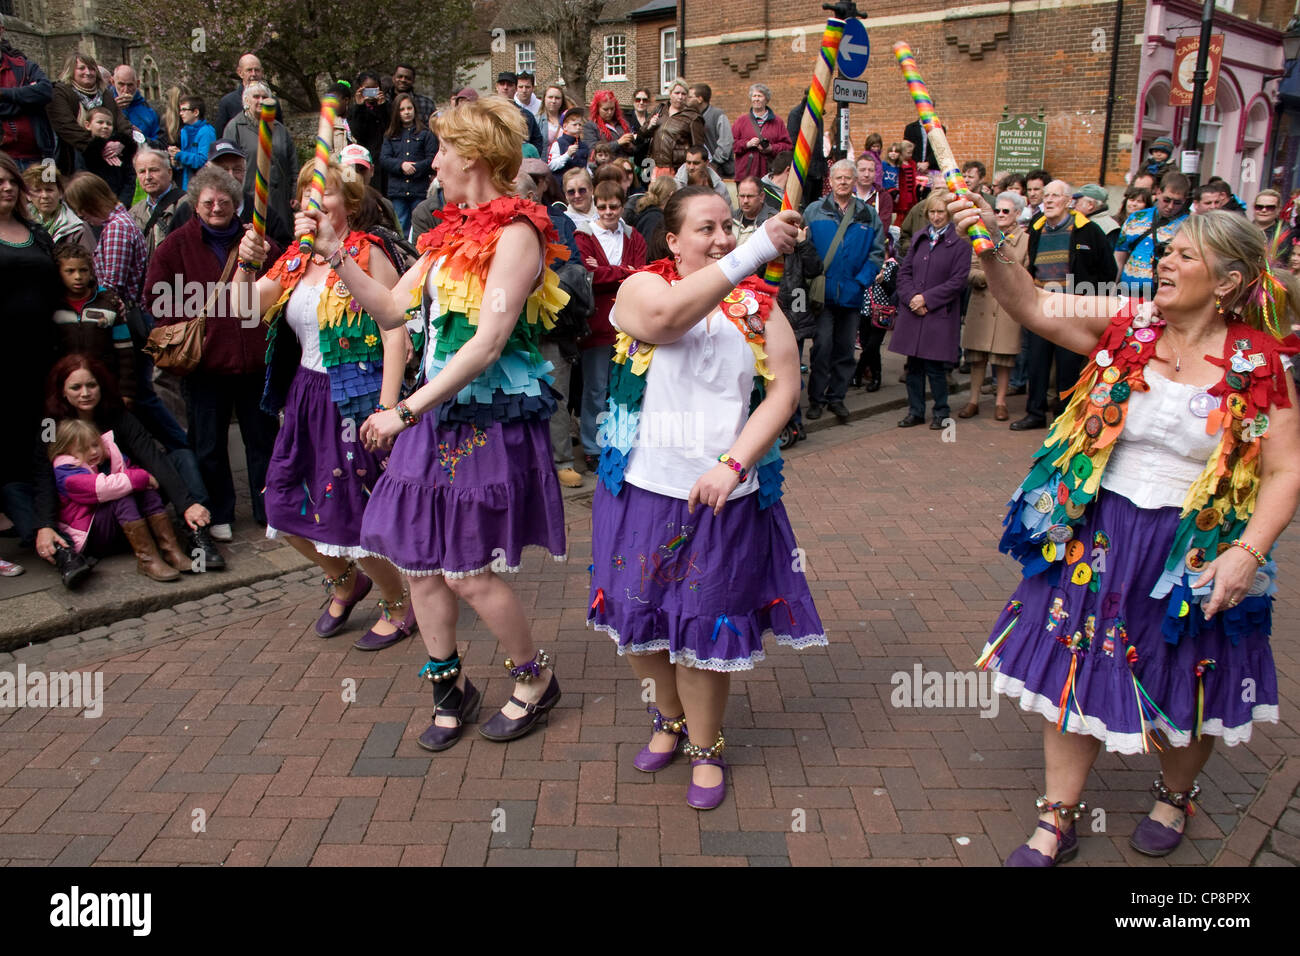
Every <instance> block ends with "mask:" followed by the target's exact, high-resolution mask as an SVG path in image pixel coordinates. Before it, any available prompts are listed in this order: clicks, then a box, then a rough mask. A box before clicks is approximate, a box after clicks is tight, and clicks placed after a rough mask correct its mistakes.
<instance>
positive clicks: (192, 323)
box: [141, 245, 239, 375]
mask: <svg viewBox="0 0 1300 956" xmlns="http://www.w3.org/2000/svg"><path fill="white" fill-rule="evenodd" d="M238 255H239V246H238V245H236V246H234V247H233V248H232V249H231V250H230V255H229V256H227V257H226V267H225V269H223V270H222V272H221V281H220V282H218V283H217V284H216V285H215V286H214V287H213V289H212V292H211V293H209V295H208V301H207V302H205V303H203V311H202V312H200V313H199V314H198V315H197V316H195V317H194V318H192V319H185V320H183V321H181V322H174V323H172V324H171V325H159V326H156V327H155V328H154V329H153V331H151V332H150V333H149V341H148V342H146V343H145V345H144V348H142V349H141V351H142V352H144V354H145V355H147V356H149V358H151V359H153V364H154V365H155V366H156V367H158V368H160V369H163V370H164V371H168V372H171V373H172V374H173V375H188V374H190V372H192V371H194V370H195V369H196V368H198V367H199V363H200V362H201V361H203V336H204V334H205V333H206V331H207V316H208V312H209V311H210V310H211V309H212V304H213V303H214V302H215V301H216V298H217V296H218V295H220V294H221V293H222V292H223V291H225V290H226V289H227V285H226V283H227V282H229V281H230V274H231V273H232V272H234V271H235V259H236V258H237V257H238Z"/></svg>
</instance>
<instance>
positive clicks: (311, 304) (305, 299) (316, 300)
mask: <svg viewBox="0 0 1300 956" xmlns="http://www.w3.org/2000/svg"><path fill="white" fill-rule="evenodd" d="M324 288H325V286H323V285H306V284H305V283H302V282H299V283H298V284H297V285H296V286H294V289H293V292H292V293H291V294H290V296H289V301H288V303H287V304H286V305H285V309H284V318H285V321H286V322H288V323H289V328H291V329H293V334H294V335H296V336H298V344H299V345H301V346H302V359H301V361H299V363H298V364H299V365H301V366H302V367H303V368H306V369H311V371H313V372H323V371H325V361H324V359H322V358H321V354H320V321H319V320H318V319H317V318H316V307H317V306H318V305H319V304H320V296H321V291H322V290H323V289H324Z"/></svg>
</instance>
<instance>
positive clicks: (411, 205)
mask: <svg viewBox="0 0 1300 956" xmlns="http://www.w3.org/2000/svg"><path fill="white" fill-rule="evenodd" d="M388 201H389V202H391V203H392V204H393V212H395V213H397V221H398V222H399V223H400V224H401V226H402V229H401V232H402V238H403V239H405V238H407V237H408V236H409V235H410V233H411V213H413V212H414V211H415V207H416V206H418V205H420V200H418V199H395V198H393V197H392V196H389V197H388Z"/></svg>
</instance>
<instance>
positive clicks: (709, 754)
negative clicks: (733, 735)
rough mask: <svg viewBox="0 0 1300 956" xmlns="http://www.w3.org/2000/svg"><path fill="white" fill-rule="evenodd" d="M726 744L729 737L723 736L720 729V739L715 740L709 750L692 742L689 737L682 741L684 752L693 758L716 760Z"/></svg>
mask: <svg viewBox="0 0 1300 956" xmlns="http://www.w3.org/2000/svg"><path fill="white" fill-rule="evenodd" d="M726 746H727V739H726V738H725V737H723V736H722V732H721V731H718V739H717V740H715V741H714V742H713V746H712V747H710V748H709V749H708V750H705V749H704V748H703V747H700V746H697V745H696V744H693V743H691V739H690V738H689V737H687V738H686V740H684V741H682V753H684V754H685V755H686V756H687V757H689V758H690V759H691V760H716V759H717V757H718V755H719V754H721V753H722V750H723V748H724V747H726Z"/></svg>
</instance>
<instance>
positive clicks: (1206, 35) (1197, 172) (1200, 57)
mask: <svg viewBox="0 0 1300 956" xmlns="http://www.w3.org/2000/svg"><path fill="white" fill-rule="evenodd" d="M1213 28H1214V0H1205V5H1204V6H1202V7H1201V43H1200V46H1199V47H1198V48H1197V50H1196V72H1195V73H1193V74H1192V106H1191V116H1190V117H1189V118H1188V121H1187V142H1186V143H1185V144H1184V147H1185V148H1187V149H1190V150H1191V151H1192V152H1193V153H1195V154H1196V168H1195V169H1194V170H1192V171H1191V172H1190V173H1189V174H1188V176H1187V178H1188V179H1189V180H1190V181H1191V184H1192V189H1195V188H1196V187H1197V186H1198V185H1200V181H1201V97H1202V96H1203V95H1204V93H1205V81H1206V80H1207V79H1208V78H1209V70H1208V65H1209V60H1210V32H1211V31H1212V30H1213Z"/></svg>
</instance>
